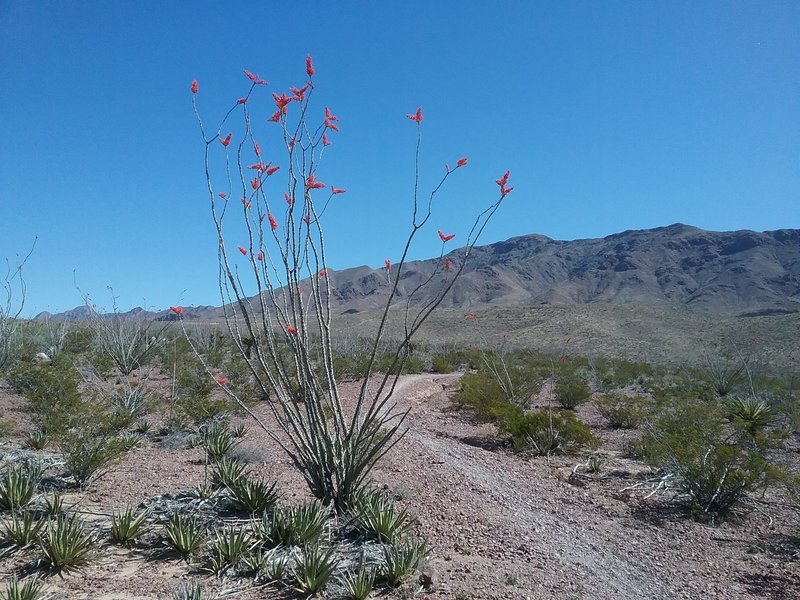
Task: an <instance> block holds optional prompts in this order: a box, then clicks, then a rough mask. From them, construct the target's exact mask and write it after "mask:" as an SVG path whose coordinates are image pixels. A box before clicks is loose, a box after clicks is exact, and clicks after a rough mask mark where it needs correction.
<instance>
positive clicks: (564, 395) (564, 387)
mask: <svg viewBox="0 0 800 600" xmlns="http://www.w3.org/2000/svg"><path fill="white" fill-rule="evenodd" d="M554 392H555V396H556V400H558V403H559V404H560V405H561V406H562V407H563V408H567V409H573V408H575V407H577V406H578V405H579V404H583V403H584V402H586V401H587V400H588V399H589V398H590V397H591V395H592V391H591V390H590V389H589V386H588V384H587V383H586V381H584V380H583V379H581V378H579V377H563V378H559V380H558V381H557V382H556V385H555V389H554Z"/></svg>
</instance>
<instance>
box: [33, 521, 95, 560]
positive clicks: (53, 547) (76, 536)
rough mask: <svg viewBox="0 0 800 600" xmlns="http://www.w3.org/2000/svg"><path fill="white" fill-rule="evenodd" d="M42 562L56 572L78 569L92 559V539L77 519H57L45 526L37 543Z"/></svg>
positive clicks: (93, 541)
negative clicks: (43, 532)
mask: <svg viewBox="0 0 800 600" xmlns="http://www.w3.org/2000/svg"><path fill="white" fill-rule="evenodd" d="M39 546H40V548H41V551H42V554H43V556H44V560H45V562H46V563H47V564H49V565H50V567H51V568H53V569H55V570H56V571H62V570H71V569H79V568H80V567H82V566H84V565H86V564H87V563H88V562H89V561H90V560H91V558H92V554H93V553H94V548H95V540H94V538H93V537H92V536H91V535H90V534H89V533H87V532H86V528H85V526H84V524H83V522H82V521H80V520H79V519H78V518H77V517H70V518H67V517H65V516H60V517H57V518H56V519H54V520H52V521H50V522H49V523H48V524H47V534H46V535H45V536H44V537H43V538H42V539H41V540H40V541H39Z"/></svg>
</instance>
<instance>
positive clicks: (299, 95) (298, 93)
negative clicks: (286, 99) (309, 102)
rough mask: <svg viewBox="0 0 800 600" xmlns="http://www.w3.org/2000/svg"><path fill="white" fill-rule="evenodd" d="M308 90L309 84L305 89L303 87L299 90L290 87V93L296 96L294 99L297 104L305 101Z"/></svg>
mask: <svg viewBox="0 0 800 600" xmlns="http://www.w3.org/2000/svg"><path fill="white" fill-rule="evenodd" d="M307 89H308V84H305V85H304V86H303V87H301V88H299V89H298V88H296V87H294V86H293V85H290V86H289V91H290V92H292V93H293V94H294V99H295V100H296V101H297V102H302V101H303V99H304V98H305V97H306V90H307Z"/></svg>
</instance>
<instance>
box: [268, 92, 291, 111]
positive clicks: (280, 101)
mask: <svg viewBox="0 0 800 600" xmlns="http://www.w3.org/2000/svg"><path fill="white" fill-rule="evenodd" d="M272 97H273V98H274V99H275V106H277V107H278V110H279V111H281V112H282V113H284V114H286V107H287V106H289V103H290V102H291V101H292V100H294V98H292V97H291V96H287V95H286V93H285V92H284V93H283V94H281V95H280V96H279V95H278V94H276V93H275V92H272Z"/></svg>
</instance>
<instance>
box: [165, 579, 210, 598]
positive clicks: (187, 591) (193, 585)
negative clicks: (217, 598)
mask: <svg viewBox="0 0 800 600" xmlns="http://www.w3.org/2000/svg"><path fill="white" fill-rule="evenodd" d="M203 598H204V597H203V586H202V584H200V582H199V581H192V582H190V583H183V584H181V585H180V586H178V587H177V588H175V589H174V590H172V600H203Z"/></svg>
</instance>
